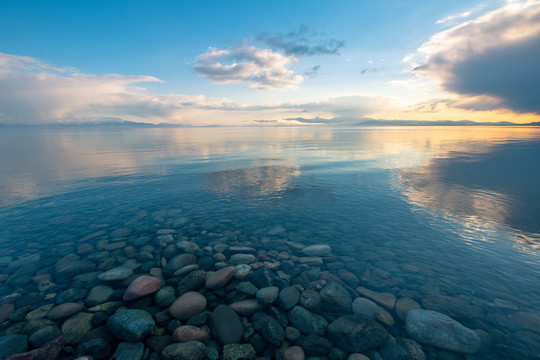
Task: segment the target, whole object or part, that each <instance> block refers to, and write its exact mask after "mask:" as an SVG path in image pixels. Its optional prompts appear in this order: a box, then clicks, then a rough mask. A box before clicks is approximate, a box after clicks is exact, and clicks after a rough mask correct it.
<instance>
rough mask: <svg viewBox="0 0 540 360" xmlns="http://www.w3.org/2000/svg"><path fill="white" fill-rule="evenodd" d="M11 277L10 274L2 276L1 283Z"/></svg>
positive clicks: (0, 276)
mask: <svg viewBox="0 0 540 360" xmlns="http://www.w3.org/2000/svg"><path fill="white" fill-rule="evenodd" d="M8 277H9V274H0V281H4V280H6V279H7V278H8Z"/></svg>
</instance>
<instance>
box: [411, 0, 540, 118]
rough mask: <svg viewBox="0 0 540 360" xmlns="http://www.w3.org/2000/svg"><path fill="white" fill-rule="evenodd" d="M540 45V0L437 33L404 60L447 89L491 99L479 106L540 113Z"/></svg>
mask: <svg viewBox="0 0 540 360" xmlns="http://www.w3.org/2000/svg"><path fill="white" fill-rule="evenodd" d="M539 49H540V1H538V0H535V1H526V2H509V3H507V4H505V5H504V6H502V7H500V8H499V9H496V10H493V11H490V12H488V13H486V14H484V15H482V16H479V17H478V18H476V19H472V20H469V21H465V22H463V23H461V24H459V25H456V26H454V27H452V28H450V29H448V30H445V31H442V32H440V33H437V34H435V35H433V36H432V37H431V38H430V39H429V41H427V42H426V43H425V44H423V45H422V46H421V47H420V48H419V49H418V50H417V51H416V52H415V53H412V54H409V55H408V56H407V57H405V59H404V61H406V62H408V63H410V65H411V72H413V73H414V74H417V75H422V76H428V77H430V78H432V79H434V80H436V82H437V84H438V85H439V86H440V87H441V88H442V89H444V90H446V91H449V92H452V93H455V94H461V95H466V96H485V98H486V99H489V102H488V103H486V104H483V103H480V102H476V104H478V106H479V108H478V110H483V109H484V108H486V107H487V106H488V105H489V106H491V107H492V108H493V109H501V110H504V109H506V110H507V111H508V109H511V110H512V111H514V112H516V113H536V114H540V103H539V102H538V98H539V96H540V93H539V90H538V82H539V81H540V68H539V67H538V62H539V61H540V50H539ZM493 99H498V100H499V101H498V103H496V102H495V101H494V100H493ZM456 106H459V104H456Z"/></svg>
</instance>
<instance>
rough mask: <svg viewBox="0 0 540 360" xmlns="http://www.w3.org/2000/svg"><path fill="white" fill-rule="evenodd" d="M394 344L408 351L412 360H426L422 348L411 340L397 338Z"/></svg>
mask: <svg viewBox="0 0 540 360" xmlns="http://www.w3.org/2000/svg"><path fill="white" fill-rule="evenodd" d="M396 343H397V344H398V345H401V346H402V347H404V348H405V349H407V350H409V353H410V354H411V357H412V360H426V354H424V351H423V350H422V346H421V345H420V344H419V343H417V342H416V341H414V340H413V339H407V338H404V337H397V338H396Z"/></svg>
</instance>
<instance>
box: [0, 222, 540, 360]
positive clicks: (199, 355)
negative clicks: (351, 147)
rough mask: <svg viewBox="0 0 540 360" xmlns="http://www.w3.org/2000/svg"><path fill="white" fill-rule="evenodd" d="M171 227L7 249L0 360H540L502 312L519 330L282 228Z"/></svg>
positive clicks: (521, 323)
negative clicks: (412, 287)
mask: <svg viewBox="0 0 540 360" xmlns="http://www.w3.org/2000/svg"><path fill="white" fill-rule="evenodd" d="M173 215H174V216H173ZM173 215H171V217H170V219H169V220H167V221H163V222H160V223H159V224H156V225H155V226H149V227H146V228H144V230H137V229H132V228H130V227H129V226H126V227H113V226H108V225H107V224H103V225H100V226H96V227H95V228H94V229H91V230H86V231H82V232H81V235H80V236H78V237H75V238H72V239H70V240H69V241H68V240H66V241H63V242H62V241H60V242H58V243H56V244H54V245H50V246H43V245H41V246H36V247H33V246H32V245H31V244H30V245H29V246H21V247H18V248H17V250H16V251H15V250H13V249H12V250H11V251H9V249H10V247H9V246H8V245H9V243H8V240H9V239H4V240H3V242H2V243H1V244H0V245H2V247H3V248H4V250H5V251H4V250H3V252H2V254H1V256H0V359H9V360H16V359H79V360H83V359H94V360H98V359H116V360H157V359H164V360H202V359H209V360H216V359H223V360H242V359H243V360H248V359H284V360H302V359H312V360H315V359H328V360H346V359H348V360H363V359H371V360H405V359H410V360H423V359H440V360H458V359H467V360H473V359H495V358H501V359H503V358H511V357H515V358H533V357H528V356H535V355H537V354H538V349H535V343H534V342H532V343H531V340H530V339H531V338H532V339H535V336H536V335H535V334H537V333H536V330H538V329H535V328H536V326H537V325H538V324H539V323H540V322H539V321H538V319H537V318H535V316H534V315H533V314H531V316H528V315H527V314H526V313H525V314H524V313H520V312H519V311H517V309H513V308H512V306H513V305H512V304H511V303H504V302H503V301H499V302H498V303H495V304H493V303H492V301H491V300H489V301H490V304H492V309H495V310H493V311H495V312H496V311H500V314H499V315H497V313H493V311H492V313H491V315H490V316H491V318H490V319H499V320H491V321H492V323H493V321H499V322H504V321H505V319H510V317H508V316H507V315H506V314H507V313H508V311H511V312H512V314H513V318H512V321H513V323H512V324H517V325H515V326H514V325H509V326H508V327H507V328H504V330H502V331H501V330H499V329H496V328H495V327H493V326H490V325H489V324H490V322H489V321H488V320H486V319H488V318H489V317H488V316H487V315H486V313H487V312H489V311H488V310H489V309H487V310H486V308H484V307H482V306H478V304H474V303H471V302H470V301H468V299H467V298H466V297H464V296H449V295H446V294H421V293H420V292H417V291H411V290H409V289H407V288H406V287H405V286H404V284H403V282H402V281H400V279H397V278H395V277H393V276H388V275H385V273H384V272H383V271H377V269H375V268H374V267H370V266H369V265H359V263H358V262H357V261H356V259H355V256H356V255H355V254H354V253H346V252H345V253H343V252H338V251H337V249H335V248H334V247H333V246H332V243H331V242H330V241H324V239H306V241H304V242H302V241H298V239H295V238H294V237H291V236H289V234H288V233H287V230H286V229H285V228H284V227H283V226H279V225H277V226H272V227H266V228H265V229H264V230H261V231H259V232H258V233H255V234H249V233H247V232H245V231H241V230H238V229H235V228H234V226H232V224H233V223H234V222H232V221H230V220H223V221H221V222H218V223H215V224H213V226H207V227H205V226H203V225H204V224H201V223H195V224H194V223H191V222H190V221H191V220H190V219H187V218H184V217H182V216H178V215H177V214H173ZM163 216H165V217H166V216H167V214H163ZM36 236H38V237H39V234H36ZM497 309H498V310H497ZM508 321H510V320H508ZM512 326H514V327H513V328H512ZM508 329H510V330H513V332H511V331H510V330H508ZM518 330H519V331H523V332H526V333H527V334H528V335H531V337H528V338H526V339H527V340H524V339H525V338H524V337H520V336H519V331H518ZM516 334H517V335H516ZM536 337H538V336H536ZM512 344H514V345H515V346H514V345H512ZM537 344H540V342H538V343H537ZM513 346H514V347H513ZM521 356H524V357H521Z"/></svg>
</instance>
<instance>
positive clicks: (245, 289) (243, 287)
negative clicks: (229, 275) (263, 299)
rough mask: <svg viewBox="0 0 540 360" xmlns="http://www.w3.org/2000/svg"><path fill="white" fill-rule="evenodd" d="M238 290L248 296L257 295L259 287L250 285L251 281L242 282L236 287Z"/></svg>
mask: <svg viewBox="0 0 540 360" xmlns="http://www.w3.org/2000/svg"><path fill="white" fill-rule="evenodd" d="M236 290H238V291H240V292H241V293H244V294H247V295H256V294H257V287H256V286H255V285H253V284H252V283H250V282H249V281H242V282H241V283H239V284H238V285H236Z"/></svg>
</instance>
